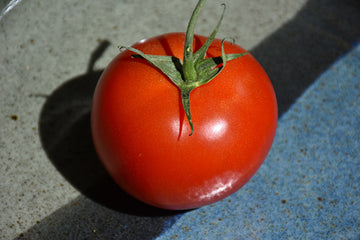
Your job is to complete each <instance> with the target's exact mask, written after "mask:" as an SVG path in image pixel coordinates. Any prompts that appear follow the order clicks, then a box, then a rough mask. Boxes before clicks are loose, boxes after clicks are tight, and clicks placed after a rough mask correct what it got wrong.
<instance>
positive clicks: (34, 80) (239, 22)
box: [0, 0, 360, 240]
mask: <svg viewBox="0 0 360 240" xmlns="http://www.w3.org/2000/svg"><path fill="white" fill-rule="evenodd" d="M8 2H13V3H14V2H17V3H18V4H17V5H16V6H15V7H14V8H13V9H12V10H11V11H9V12H7V13H6V14H4V11H2V12H1V13H0V81H1V87H0V107H1V111H0V159H1V165H0V211H1V214H0V239H10V240H14V239H40V240H42V239H54V240H59V239H346V240H347V239H354V240H355V239H356V240H357V239H360V230H359V229H360V220H359V219H360V196H359V194H360V86H359V85H360V70H359V69H360V68H359V66H360V46H359V43H360V28H359V27H358V26H359V22H360V3H359V1H357V0H342V1H341V0H308V1H306V0H301V1H287V0H256V1H248V0H224V1H218V0H208V2H207V4H206V6H205V8H204V10H203V13H202V15H201V17H200V19H199V24H198V26H197V28H196V32H197V33H199V34H202V35H206V34H209V33H210V32H211V31H212V28H213V26H214V25H215V24H216V22H217V20H218V17H219V16H220V14H221V9H222V8H221V7H220V4H221V3H222V2H225V3H226V4H227V6H228V8H227V13H226V16H225V18H224V22H223V25H222V27H221V29H220V32H219V34H218V37H219V38H222V37H229V36H230V37H234V38H235V40H236V42H237V43H238V44H239V45H242V46H243V47H244V48H246V49H249V50H250V52H251V53H252V54H253V55H254V56H255V57H256V58H257V59H258V60H259V61H260V63H261V64H262V65H263V66H264V68H265V70H266V71H267V72H268V74H269V76H270V78H271V80H272V82H273V85H274V89H275V91H276V94H277V98H278V105H279V125H278V130H277V135H276V137H275V141H274V144H273V147H272V149H271V151H270V153H269V156H268V157H267V159H266V160H265V162H264V164H263V165H262V167H261V168H260V170H259V171H258V172H257V174H256V175H255V176H254V177H253V178H252V179H251V180H250V181H249V182H248V183H247V184H246V185H245V186H244V187H243V188H242V189H240V190H239V191H238V192H236V193H235V194H233V195H232V196H230V197H228V198H226V199H224V200H223V201H220V202H218V203H215V204H212V205H210V206H206V207H203V208H199V209H196V210H192V211H186V212H169V211H163V210H159V209H155V208H152V207H149V206H146V205H144V204H142V203H139V202H137V201H136V200H134V199H132V198H131V197H129V196H127V195H126V194H125V193H123V192H122V191H121V190H120V189H119V188H118V187H117V186H116V185H115V184H114V183H113V182H112V180H111V179H110V178H109V176H108V175H107V173H106V172H105V171H104V169H103V167H102V166H101V164H100V163H99V160H98V158H97V156H96V154H95V151H94V148H93V145H92V141H91V135H90V125H89V114H90V106H91V99H92V93H93V91H94V87H95V84H96V82H97V79H98V78H99V76H100V74H101V72H102V71H103V69H104V68H105V67H106V65H107V64H108V63H109V62H110V60H111V59H112V58H113V57H114V56H116V54H117V53H118V49H117V46H118V45H120V44H121V45H130V44H132V43H134V42H136V41H139V40H140V39H143V38H148V37H151V36H154V35H159V34H162V33H165V32H173V31H184V30H185V29H186V25H187V22H188V19H189V17H190V15H191V12H192V10H193V8H194V6H195V4H196V2H197V1H196V0H181V1H167V0H148V1H143V0H131V1H130V0H109V1H90V0H80V1H72V0H66V1H57V0H46V1H42V0H27V1H6V2H1V3H0V7H1V8H3V9H5V8H6V4H7V3H8Z"/></svg>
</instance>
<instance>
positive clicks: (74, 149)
mask: <svg viewBox="0 0 360 240" xmlns="http://www.w3.org/2000/svg"><path fill="white" fill-rule="evenodd" d="M109 44H110V43H109V42H108V41H103V42H101V43H100V44H99V46H98V47H97V49H96V50H95V51H94V52H93V53H92V55H91V58H90V60H89V64H88V69H87V72H86V73H85V74H84V75H81V76H78V77H75V78H73V79H69V80H68V81H65V83H64V84H63V85H61V86H59V87H58V88H57V89H56V90H55V91H54V92H53V93H52V94H51V95H50V96H49V97H48V98H47V100H46V103H45V105H44V106H43V108H42V111H41V114H40V122H39V129H40V137H41V142H42V145H43V147H44V149H45V151H46V153H47V155H48V157H49V159H50V160H51V162H52V163H53V164H54V166H55V167H56V168H57V169H58V170H59V172H60V173H61V174H62V175H63V176H64V177H65V178H66V179H67V180H68V181H69V182H70V183H71V184H72V185H73V186H74V187H75V188H76V189H78V190H79V191H80V192H81V193H82V194H84V195H85V196H87V197H88V198H90V199H92V200H93V201H95V202H97V203H100V204H102V205H104V206H106V207H108V208H110V209H113V210H116V211H119V212H123V213H128V214H133V215H144V216H156V215H168V214H171V213H173V212H171V211H165V210H162V209H157V208H154V207H150V206H148V205H146V204H143V203H141V202H139V201H137V200H135V199H133V198H132V197H130V196H129V195H127V194H126V193H124V192H123V191H122V190H121V189H120V188H119V187H118V186H117V185H116V184H115V183H114V181H113V180H112V179H111V177H110V176H109V175H108V173H107V172H106V170H105V169H104V167H103V165H102V164H101V162H100V160H99V159H98V157H97V154H96V152H95V149H94V146H93V142H92V137H91V131H90V110H91V101H92V96H93V92H94V89H95V87H96V84H97V81H98V79H99V78H100V76H101V74H102V72H103V70H97V71H94V70H93V66H94V64H95V62H96V60H97V59H99V58H100V57H101V55H102V53H103V52H104V51H105V49H106V48H107V47H108V46H109Z"/></svg>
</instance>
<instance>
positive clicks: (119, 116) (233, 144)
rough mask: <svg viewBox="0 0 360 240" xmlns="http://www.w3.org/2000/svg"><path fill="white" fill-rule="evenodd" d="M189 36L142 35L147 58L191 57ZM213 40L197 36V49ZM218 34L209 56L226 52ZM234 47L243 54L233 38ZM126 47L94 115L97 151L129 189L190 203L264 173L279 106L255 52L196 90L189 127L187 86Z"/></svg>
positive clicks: (106, 77)
mask: <svg viewBox="0 0 360 240" xmlns="http://www.w3.org/2000/svg"><path fill="white" fill-rule="evenodd" d="M184 39H185V34H184V33H170V34H164V35H161V36H157V37H154V38H150V39H147V40H143V41H140V42H138V43H136V44H134V45H133V47H134V48H136V49H138V50H141V51H142V52H144V53H147V54H154V55H171V56H175V57H177V58H179V59H182V58H183V54H184ZM206 39H207V37H203V36H199V35H194V42H193V44H194V45H193V47H194V50H197V49H199V48H200V47H201V46H202V44H204V42H205V41H206ZM221 44H222V41H221V40H219V39H215V40H214V41H213V42H212V44H211V45H210V47H209V49H208V51H207V55H206V57H216V56H221V54H222V51H221ZM224 50H225V52H226V53H242V52H245V50H244V49H243V48H241V47H239V46H237V45H233V44H231V43H230V42H225V43H224ZM131 54H133V52H131V51H129V50H125V51H123V52H122V53H120V54H119V55H118V56H117V57H116V58H115V59H114V60H113V61H112V62H111V63H110V65H109V66H108V67H107V68H106V70H105V71H104V73H103V75H102V77H101V78H100V80H99V82H98V85H97V87H96V90H95V94H94V99H93V107H92V113H91V121H92V134H93V140H94V144H95V148H96V150H97V152H98V155H99V157H100V159H101V161H102V162H103V164H104V166H105V167H106V169H107V170H108V172H109V173H110V175H111V176H112V177H113V179H114V180H115V181H116V182H117V183H118V184H119V185H120V186H121V188H123V189H124V190H125V191H126V192H128V193H129V194H130V195H132V196H134V197H135V198H137V199H139V200H141V201H143V202H145V203H148V204H150V205H153V206H156V207H160V208H166V209H190V208H196V207H200V206H203V205H207V204H210V203H213V202H216V201H218V200H220V199H223V198H225V197H227V196H229V195H230V194H232V193H234V192H235V191H237V190H238V189H239V188H240V187H242V186H243V185H244V184H245V183H246V182H247V181H248V180H249V179H250V178H251V177H252V176H253V175H254V174H255V172H256V171H257V170H258V168H259V167H260V165H261V164H262V162H263V161H264V159H265V157H266V155H267V154H268V151H269V150H270V147H271V145H272V142H273V139H274V136H275V130H276V124H277V103H276V97H275V93H274V90H273V87H272V84H271V82H270V80H269V78H268V76H267V74H266V73H265V71H264V70H263V68H262V67H261V66H260V64H259V63H258V62H257V61H256V60H255V58H254V57H253V56H252V55H251V54H247V55H245V56H243V57H240V58H237V59H234V60H231V61H229V62H227V63H226V67H224V69H223V70H222V72H221V73H220V74H218V75H217V76H216V77H215V78H214V79H213V80H212V81H210V82H209V83H207V84H205V85H202V86H200V87H198V88H195V89H194V90H193V91H192V92H191V95H190V99H191V113H192V122H193V124H194V132H193V134H192V136H189V133H190V132H191V128H190V126H189V124H188V121H187V119H186V115H185V112H184V110H183V108H182V103H181V96H180V91H179V89H178V88H177V86H175V85H174V84H173V83H172V82H171V81H170V80H169V79H168V77H167V76H165V75H164V74H163V73H162V72H161V71H159V70H158V69H157V68H155V67H154V66H152V65H151V64H149V63H148V62H147V61H146V60H144V59H140V58H133V57H131Z"/></svg>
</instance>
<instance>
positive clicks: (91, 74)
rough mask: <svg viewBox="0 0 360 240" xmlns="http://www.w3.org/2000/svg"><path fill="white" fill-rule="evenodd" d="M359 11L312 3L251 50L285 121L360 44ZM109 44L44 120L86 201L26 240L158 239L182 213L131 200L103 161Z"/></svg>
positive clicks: (59, 164)
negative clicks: (100, 91)
mask: <svg viewBox="0 0 360 240" xmlns="http://www.w3.org/2000/svg"><path fill="white" fill-rule="evenodd" d="M359 5H360V3H359V2H358V1H355V0H354V1H351V0H343V1H336V0H312V1H309V2H308V3H307V4H306V6H305V7H304V8H303V9H302V10H301V11H300V12H299V13H298V14H297V16H296V17H295V18H294V19H293V20H291V21H290V22H288V23H287V24H285V25H284V26H283V27H281V28H280V29H279V30H278V31H276V32H274V33H273V34H272V35H270V36H269V37H268V38H266V39H265V40H264V41H263V42H262V43H261V44H259V45H258V46H257V47H255V48H254V49H252V50H251V51H250V52H251V53H252V54H253V55H254V56H255V57H256V58H257V59H258V60H259V61H260V63H261V64H262V65H263V66H264V68H265V70H266V71H267V72H268V74H269V76H270V78H271V80H272V82H273V84H274V88H275V91H276V94H277V98H278V104H279V115H282V114H283V113H284V112H286V110H287V109H288V108H289V107H290V106H291V104H293V102H294V101H296V99H297V98H298V97H299V96H300V95H301V94H302V92H304V91H305V90H306V88H307V87H308V86H309V85H311V83H312V82H313V81H315V79H316V78H317V77H318V76H319V75H320V74H321V73H322V72H323V71H324V70H326V69H327V68H328V67H329V66H330V65H331V64H332V63H333V62H334V61H335V60H336V59H337V58H338V57H339V56H340V55H342V54H344V53H346V52H347V51H349V50H350V49H351V48H352V44H353V43H355V42H356V41H358V40H359V39H360V28H359V27H358V26H359V22H360V14H359V13H360V7H359ZM108 45H109V43H108V42H106V41H105V42H102V43H101V44H100V45H99V47H98V48H97V49H96V50H95V51H94V52H93V54H92V56H91V58H90V60H89V67H88V71H87V73H85V74H84V75H82V76H77V77H74V78H73V79H69V80H67V81H65V83H64V84H63V85H61V86H59V87H58V88H57V89H56V90H55V91H54V92H53V93H52V94H51V95H50V96H49V97H48V98H47V101H46V103H45V105H44V106H43V109H42V111H41V115H40V122H39V129H40V136H41V142H42V144H43V147H44V149H45V151H46V153H47V154H48V157H49V159H50V160H51V161H52V163H53V164H54V166H55V167H56V168H57V169H58V170H59V172H60V173H61V174H62V175H63V176H64V177H65V178H66V179H67V180H68V181H69V182H70V183H71V184H72V185H73V186H74V187H75V188H76V189H78V190H79V191H80V192H81V193H83V196H81V197H79V198H78V199H76V200H75V201H74V202H72V203H69V204H68V205H66V206H64V207H63V208H61V209H59V210H57V211H56V212H55V213H53V214H52V215H50V216H49V217H47V218H46V219H44V220H42V221H41V222H39V223H38V224H36V225H34V227H33V228H31V229H29V231H28V232H27V233H24V235H23V236H22V237H21V239H40V240H41V239H64V238H65V239H153V238H154V237H156V236H158V235H159V234H160V233H161V232H162V231H163V229H164V228H167V227H170V226H171V225H172V224H173V223H174V221H175V220H176V218H177V217H178V216H180V215H178V214H181V212H171V211H164V210H160V209H156V208H153V207H150V206H147V205H145V204H143V203H140V202H138V201H137V200H135V199H133V198H132V197H130V196H128V195H127V194H125V193H124V192H123V191H122V190H121V189H120V188H118V187H117V185H116V184H115V183H114V182H113V181H112V180H111V178H110V177H109V176H108V174H107V173H106V171H105V170H104V168H103V167H102V165H101V163H100V161H99V159H98V158H97V156H96V153H95V150H94V147H93V144H92V139H91V133H90V119H89V117H90V107H91V100H92V95H93V92H94V89H95V86H96V83H97V80H98V79H99V77H100V75H101V73H102V71H93V65H94V63H95V61H96V60H97V59H98V58H100V57H101V55H102V53H103V51H104V50H105V49H106V48H107V47H108ZM115 223H116V224H115Z"/></svg>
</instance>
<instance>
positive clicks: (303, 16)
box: [250, 0, 360, 116]
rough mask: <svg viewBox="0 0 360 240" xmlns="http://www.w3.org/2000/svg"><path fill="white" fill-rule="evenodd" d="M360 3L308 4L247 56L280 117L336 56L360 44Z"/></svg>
mask: <svg viewBox="0 0 360 240" xmlns="http://www.w3.org/2000/svg"><path fill="white" fill-rule="evenodd" d="M359 23H360V1H356V0H311V1H308V3H307V4H306V5H305V7H304V8H303V9H302V10H301V11H300V12H299V13H298V14H297V15H296V17H295V18H294V19H292V20H291V21H290V22H288V23H287V24H285V25H284V26H282V27H281V28H280V29H279V30H278V31H276V32H275V33H274V34H272V35H270V36H269V37H268V38H266V39H265V40H264V41H263V42H261V44H259V45H258V46H256V47H255V48H254V49H252V50H251V51H250V52H251V53H252V54H253V55H254V56H255V58H256V59H257V60H258V61H259V62H260V63H261V64H262V65H263V67H264V68H265V70H266V72H267V73H268V75H269V77H270V79H271V80H272V83H273V85H274V89H275V92H276V95H277V100H278V105H279V115H280V116H281V115H282V114H283V113H284V112H285V111H287V110H288V108H289V107H290V105H291V104H292V103H294V101H295V100H296V99H297V98H298V97H299V96H300V95H301V94H302V93H303V92H304V90H306V88H307V87H308V86H309V85H310V84H311V83H312V82H313V81H314V80H315V79H316V78H317V77H318V76H319V75H320V74H321V73H322V72H324V70H326V69H327V68H328V67H329V66H330V65H331V64H332V63H333V62H334V61H335V60H336V59H337V58H338V57H339V56H341V55H342V54H344V53H346V52H348V51H349V50H351V49H352V48H353V44H355V43H356V42H357V41H359V40H360V27H359V26H360V24H359Z"/></svg>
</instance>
